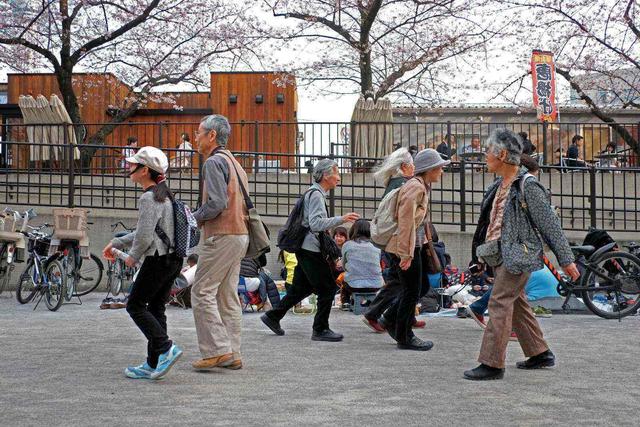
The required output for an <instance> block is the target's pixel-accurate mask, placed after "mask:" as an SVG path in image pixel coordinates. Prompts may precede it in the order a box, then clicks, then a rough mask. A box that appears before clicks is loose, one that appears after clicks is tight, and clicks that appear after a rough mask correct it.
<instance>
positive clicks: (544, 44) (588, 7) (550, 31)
mask: <svg viewBox="0 0 640 427" xmlns="http://www.w3.org/2000/svg"><path fill="white" fill-rule="evenodd" d="M502 2H503V4H504V5H505V7H506V8H509V9H510V13H511V14H512V15H513V16H518V17H519V18H518V21H517V26H518V27H519V28H520V29H521V33H520V35H519V38H517V40H518V41H517V43H515V45H517V46H520V47H521V50H520V52H519V55H518V56H519V57H520V61H521V65H522V67H523V68H522V67H521V70H522V69H528V66H527V61H528V60H529V57H530V52H531V49H532V48H543V49H544V50H549V51H552V52H553V53H554V54H555V61H556V70H557V73H558V74H559V75H560V76H562V77H563V78H564V79H565V80H566V81H567V83H568V84H569V86H570V87H571V89H573V90H574V91H575V93H576V94H577V96H578V98H579V99H580V100H582V101H583V102H584V103H585V104H586V105H587V106H588V107H589V109H590V110H591V112H592V114H593V115H595V116H596V117H598V118H599V119H600V120H602V121H603V122H604V123H607V124H608V125H609V126H610V127H611V128H612V129H613V130H614V131H615V132H616V133H617V134H618V135H619V136H620V137H621V138H622V139H623V140H624V141H625V142H626V143H627V144H628V145H629V146H630V147H631V148H632V149H633V150H634V151H635V152H636V153H639V154H640V147H639V145H638V142H637V138H634V135H632V133H631V132H629V129H628V128H627V127H625V126H623V125H621V124H619V123H617V122H616V121H615V120H614V119H613V117H611V116H610V115H609V114H608V112H607V107H609V106H612V105H616V106H618V107H622V108H629V107H631V108H639V107H640V29H639V27H638V26H639V25H640V24H639V23H638V18H639V14H640V6H639V5H638V2H637V0H615V1H613V0H572V1H570V2H567V1H562V0H502ZM514 53H516V54H517V50H516V51H514ZM529 78H530V77H528V73H522V74H521V75H520V76H519V77H517V78H515V79H513V80H512V81H511V82H510V83H509V84H507V85H505V87H503V88H502V89H501V90H500V93H499V95H500V96H501V97H503V98H505V99H508V100H511V101H514V102H517V101H516V100H517V99H518V97H519V95H520V94H521V92H522V91H523V89H525V92H526V89H527V87H526V82H527V81H528V79H529ZM594 88H596V89H598V88H599V89H601V90H602V91H603V92H607V93H608V95H609V96H608V97H605V98H603V99H598V98H597V97H594V96H592V95H593V92H592V90H593V89H594ZM529 99H530V98H529Z"/></svg>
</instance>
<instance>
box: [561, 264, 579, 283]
mask: <svg viewBox="0 0 640 427" xmlns="http://www.w3.org/2000/svg"><path fill="white" fill-rule="evenodd" d="M562 270H563V271H564V272H565V273H567V274H568V275H569V277H571V280H572V281H574V282H575V281H577V280H578V279H579V278H580V272H579V271H578V267H576V263H575V262H572V263H571V264H569V265H565V266H564V267H562Z"/></svg>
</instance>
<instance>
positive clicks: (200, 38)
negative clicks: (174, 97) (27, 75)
mask: <svg viewBox="0 0 640 427" xmlns="http://www.w3.org/2000/svg"><path fill="white" fill-rule="evenodd" d="M251 3H252V2H248V1H246V2H229V1H225V0H0V10H2V11H3V12H2V13H1V14H0V65H4V66H5V67H8V68H9V69H11V70H14V71H34V70H48V71H51V72H53V73H54V74H55V76H56V79H57V82H58V86H59V88H60V92H61V94H62V98H63V102H64V105H65V107H66V108H67V111H68V112H69V115H70V116H71V119H72V121H73V122H74V123H79V124H81V123H83V118H82V117H81V115H80V103H79V99H78V96H82V95H81V94H76V93H74V91H73V73H74V72H78V71H94V72H105V73H107V72H108V73H113V74H114V75H115V76H116V77H117V78H118V79H120V80H122V81H123V82H125V83H126V84H127V85H128V87H129V90H128V91H127V93H126V94H121V93H120V94H118V96H117V101H118V102H117V105H112V106H111V107H112V111H114V112H115V113H114V115H113V117H112V123H110V124H105V125H104V126H102V127H101V128H100V129H98V130H97V132H96V133H95V134H94V135H91V136H90V137H89V145H98V144H101V143H102V142H103V141H104V137H105V136H106V135H108V134H109V133H110V132H111V131H112V130H113V129H114V124H115V123H119V122H122V121H124V120H126V119H127V118H128V117H131V116H132V115H133V114H134V113H135V112H136V110H138V109H139V108H141V107H143V106H144V104H145V103H146V102H148V101H149V100H151V99H153V97H154V96H158V95H157V94H154V90H155V89H157V88H159V87H162V86H165V85H176V84H182V85H187V84H188V85H193V86H195V87H200V88H201V87H207V86H208V84H209V82H208V70H209V67H211V66H217V67H224V68H233V67H235V66H238V65H240V64H242V63H243V62H245V61H247V60H248V58H249V57H250V56H251V55H252V54H253V53H254V51H253V49H254V48H255V45H256V44H255V43H256V42H257V40H256V38H254V37H253V36H252V35H251V34H250V31H251V26H252V25H251V22H252V21H251V19H250V17H249V16H247V15H246V11H247V9H248V8H249V7H250V6H251ZM165 101H166V100H165ZM94 153H95V147H85V148H84V149H83V155H84V156H85V157H87V158H88V159H90V158H91V156H92V155H93V154H94Z"/></svg>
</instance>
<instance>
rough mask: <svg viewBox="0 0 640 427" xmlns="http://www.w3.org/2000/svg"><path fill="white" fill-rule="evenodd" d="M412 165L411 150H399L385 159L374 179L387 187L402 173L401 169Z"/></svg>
mask: <svg viewBox="0 0 640 427" xmlns="http://www.w3.org/2000/svg"><path fill="white" fill-rule="evenodd" d="M412 163H413V157H412V156H411V153H410V152H409V150H407V149H406V148H398V149H397V150H396V151H394V152H393V153H391V154H389V155H388V156H387V157H386V158H385V159H384V161H383V162H382V164H381V165H380V166H379V167H378V169H377V170H376V172H375V173H374V174H373V177H374V178H375V179H376V181H378V182H381V183H382V184H384V186H385V187H386V186H387V185H388V184H389V180H390V179H391V178H392V177H393V176H395V175H397V174H399V173H400V167H401V166H402V165H405V164H412Z"/></svg>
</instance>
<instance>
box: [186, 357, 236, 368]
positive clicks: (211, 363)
mask: <svg viewBox="0 0 640 427" xmlns="http://www.w3.org/2000/svg"><path fill="white" fill-rule="evenodd" d="M232 359H233V353H227V354H222V355H220V356H216V357H207V358H206V359H200V360H196V361H195V362H193V363H192V364H191V366H193V369H195V370H197V371H206V370H208V369H212V368H216V367H218V366H222V365H224V364H225V363H227V362H229V361H230V360H232Z"/></svg>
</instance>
